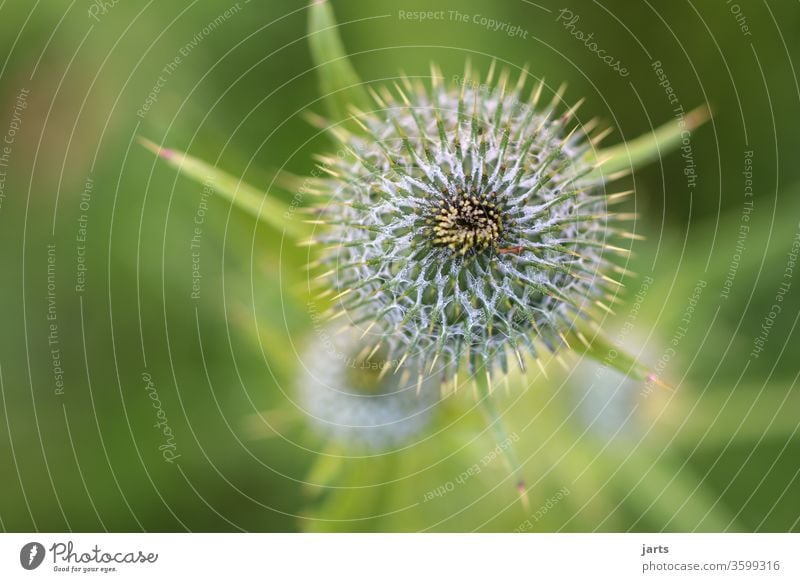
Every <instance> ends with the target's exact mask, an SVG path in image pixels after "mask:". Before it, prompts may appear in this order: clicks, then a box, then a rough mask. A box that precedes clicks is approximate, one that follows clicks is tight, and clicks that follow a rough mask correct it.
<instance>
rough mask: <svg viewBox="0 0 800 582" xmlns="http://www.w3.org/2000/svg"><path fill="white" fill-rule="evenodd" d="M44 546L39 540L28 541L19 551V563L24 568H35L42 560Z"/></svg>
mask: <svg viewBox="0 0 800 582" xmlns="http://www.w3.org/2000/svg"><path fill="white" fill-rule="evenodd" d="M44 554H45V551H44V546H43V545H42V544H40V543H39V542H28V543H27V544H25V545H24V546H22V549H21V550H20V551H19V563H20V564H22V567H23V568H25V569H26V570H35V569H36V568H38V567H39V566H41V565H42V562H43V561H44Z"/></svg>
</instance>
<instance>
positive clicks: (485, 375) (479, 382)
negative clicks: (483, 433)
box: [474, 356, 528, 508]
mask: <svg viewBox="0 0 800 582" xmlns="http://www.w3.org/2000/svg"><path fill="white" fill-rule="evenodd" d="M474 379H475V387H476V388H477V391H478V404H479V405H480V407H481V410H482V411H483V414H484V416H485V417H486V422H487V423H488V424H489V427H490V428H491V429H492V432H493V433H494V439H495V441H496V442H497V445H498V446H500V448H501V449H502V451H503V455H504V457H505V459H506V462H507V463H508V466H509V470H510V471H511V474H512V475H513V476H514V478H515V481H516V487H517V491H518V492H519V495H520V499H521V501H522V504H523V505H524V506H525V508H527V507H528V493H527V490H526V487H525V480H524V479H523V476H522V466H521V465H520V463H519V459H518V458H517V454H516V452H515V451H514V447H513V446H512V445H511V438H510V437H509V436H508V432H507V431H506V428H505V425H504V424H503V419H502V418H501V416H500V413H499V411H498V410H497V407H496V406H495V402H494V398H493V397H492V395H491V385H490V379H489V371H488V369H487V367H486V360H485V359H484V358H483V357H482V356H479V357H478V358H477V365H476V366H475V375H474ZM504 443H507V446H504Z"/></svg>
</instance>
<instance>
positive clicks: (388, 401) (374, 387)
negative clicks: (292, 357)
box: [298, 328, 439, 451]
mask: <svg viewBox="0 0 800 582" xmlns="http://www.w3.org/2000/svg"><path fill="white" fill-rule="evenodd" d="M302 361H303V364H304V373H302V374H301V375H300V378H299V384H298V396H299V402H298V405H299V406H300V408H301V409H302V411H303V412H304V413H305V414H306V415H308V419H309V423H310V424H311V426H312V427H313V428H314V430H315V432H317V433H318V434H320V435H321V436H322V437H324V438H326V439H329V440H331V441H333V442H335V443H336V444H339V445H341V446H344V447H346V448H347V449H349V450H370V451H386V450H390V449H392V448H395V447H399V446H402V445H404V444H406V443H408V442H409V441H410V440H411V439H413V438H414V437H415V436H418V435H419V434H421V433H422V432H423V431H424V430H425V428H426V427H427V426H428V425H429V424H430V422H431V420H432V417H433V412H434V410H435V408H436V404H437V403H438V400H439V389H438V386H437V385H436V384H435V383H433V382H423V383H422V385H421V386H420V387H419V393H418V391H417V384H416V382H414V381H413V380H412V375H411V374H410V373H409V371H408V370H405V371H399V372H398V373H397V374H395V373H394V369H395V367H396V365H397V363H396V362H391V361H387V360H386V359H385V357H383V355H382V354H381V353H378V352H376V353H369V352H368V351H365V350H364V349H363V348H362V347H361V344H360V342H359V341H358V334H356V333H354V332H353V331H352V330H346V331H344V332H343V333H338V334H335V333H334V332H333V330H329V329H325V328H320V329H318V337H317V338H316V340H315V341H314V342H312V344H311V346H310V347H309V349H308V351H307V352H306V355H305V357H304V358H302Z"/></svg>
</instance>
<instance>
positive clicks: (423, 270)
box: [317, 67, 613, 376]
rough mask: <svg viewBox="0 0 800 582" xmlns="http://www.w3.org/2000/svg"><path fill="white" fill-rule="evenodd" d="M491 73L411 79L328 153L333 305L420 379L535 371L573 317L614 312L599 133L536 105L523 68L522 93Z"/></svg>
mask: <svg viewBox="0 0 800 582" xmlns="http://www.w3.org/2000/svg"><path fill="white" fill-rule="evenodd" d="M493 69H494V67H493ZM492 76H493V75H492V74H491V73H490V78H489V79H488V80H487V82H485V83H482V84H478V83H477V82H473V81H469V79H470V75H469V73H467V74H466V75H465V77H464V79H466V81H462V82H461V83H459V84H456V85H452V86H447V84H446V83H444V82H443V80H442V77H441V74H440V73H439V72H438V70H437V69H435V68H434V69H433V71H432V76H431V78H432V81H431V83H430V87H427V86H426V85H424V84H423V83H422V82H420V81H412V80H410V79H408V78H405V77H404V78H402V79H401V82H400V83H397V84H395V86H394V88H393V89H391V90H390V89H388V88H383V89H382V90H380V91H379V92H373V93H372V97H373V100H374V105H375V107H374V110H372V111H354V112H353V118H354V120H355V122H356V123H357V124H358V125H359V126H360V128H361V131H356V130H352V131H351V130H348V129H345V128H344V126H333V127H331V128H330V132H331V134H332V135H333V136H334V137H335V139H336V140H337V141H338V143H339V144H340V151H339V153H338V155H331V156H323V157H321V158H320V159H321V166H320V167H321V168H322V169H323V170H324V171H325V173H326V175H327V178H326V179H325V180H324V181H323V182H324V190H325V192H324V194H326V195H327V203H326V204H324V205H323V207H321V208H320V209H319V219H320V221H321V222H324V223H326V224H327V225H328V228H326V229H324V232H323V233H322V234H320V235H319V236H318V237H317V240H318V241H319V242H320V243H322V244H323V246H324V251H323V259H322V261H321V268H322V270H323V271H324V274H323V275H322V276H321V279H322V280H323V281H324V282H325V284H326V285H328V286H329V287H330V286H332V287H333V288H334V289H335V293H336V294H335V296H334V297H335V303H336V306H335V309H334V311H335V313H336V314H337V315H346V316H347V318H348V319H349V320H350V321H351V323H354V324H356V325H357V326H358V327H360V328H361V330H362V332H363V334H364V337H365V340H367V339H369V340H370V341H372V343H373V344H377V343H380V345H381V346H384V348H385V349H386V350H387V354H388V358H389V359H392V360H400V361H403V360H405V359H406V358H409V359H411V360H413V361H416V362H419V365H420V370H419V372H420V373H421V374H422V373H428V372H431V371H433V370H434V369H435V368H436V366H437V364H438V366H439V368H440V369H441V371H442V373H443V374H444V375H447V376H452V375H454V374H456V373H457V371H458V368H459V366H460V364H461V363H462V362H463V361H464V360H467V361H468V362H469V364H470V370H473V371H474V369H475V367H476V364H477V363H479V362H485V363H486V365H488V366H492V367H494V366H495V365H499V366H500V367H501V368H502V369H503V370H504V371H506V370H507V359H508V358H509V357H512V358H515V359H516V360H517V361H518V362H519V365H520V366H521V367H524V364H523V362H524V353H525V352H528V353H529V354H531V355H532V356H533V357H536V356H537V349H539V348H540V347H541V346H545V347H546V348H547V349H549V350H555V349H556V348H557V347H558V346H560V345H562V344H564V343H565V340H564V332H565V331H567V330H568V329H569V328H570V326H571V325H572V322H573V321H574V319H575V317H576V316H578V315H580V316H582V317H583V316H586V314H587V313H590V312H591V311H592V309H597V307H598V306H600V307H601V308H604V307H605V304H604V303H603V302H602V299H603V295H604V294H605V293H606V292H607V289H606V287H605V286H606V285H607V283H609V282H610V281H611V280H610V279H609V278H607V277H603V276H602V275H601V274H600V273H601V272H602V269H603V268H605V267H607V266H608V265H609V262H608V260H607V256H606V255H607V252H608V251H607V247H606V238H607V236H608V234H609V232H610V230H613V229H609V228H608V225H607V221H608V219H609V215H608V213H607V211H606V206H607V204H606V203H607V199H606V196H605V192H604V188H603V186H604V178H603V177H602V174H601V173H600V172H597V171H594V170H595V163H594V162H593V161H592V160H594V158H593V157H592V156H591V153H592V152H591V149H592V147H593V141H596V139H595V138H592V137H590V135H589V132H590V131H591V128H589V127H587V125H584V126H581V125H578V124H575V123H574V121H573V116H574V113H575V111H576V109H577V107H578V105H579V104H578V105H576V106H575V107H572V108H566V107H562V106H561V97H562V93H561V91H559V92H558V93H556V95H555V96H554V98H553V99H552V100H551V101H550V102H549V103H548V104H544V105H540V97H541V95H542V93H543V83H541V82H540V83H538V84H537V85H536V86H535V87H533V88H532V89H531V90H530V93H528V91H527V90H526V88H525V84H526V83H525V81H526V76H527V73H525V72H523V74H522V75H521V76H520V79H519V81H518V82H517V83H514V84H513V85H514V86H513V87H512V86H511V85H509V83H508V80H509V75H508V74H507V73H505V72H504V73H502V74H500V75H499V76H498V79H497V81H496V82H494V83H493V82H492V78H491V77H492ZM528 95H529V96H528ZM351 123H352V122H351ZM597 139H600V137H599V136H598V137H597ZM537 346H538V347H537Z"/></svg>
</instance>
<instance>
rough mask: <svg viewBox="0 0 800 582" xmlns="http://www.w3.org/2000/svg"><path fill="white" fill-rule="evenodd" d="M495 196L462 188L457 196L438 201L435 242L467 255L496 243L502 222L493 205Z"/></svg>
mask: <svg viewBox="0 0 800 582" xmlns="http://www.w3.org/2000/svg"><path fill="white" fill-rule="evenodd" d="M494 198H495V193H494V192H491V193H489V194H483V193H480V192H477V191H471V192H470V191H467V190H464V189H462V188H459V189H458V191H457V192H456V195H455V196H447V195H446V197H445V198H444V199H443V200H440V201H439V206H438V208H437V209H436V211H435V214H434V216H433V220H431V221H429V222H430V223H431V224H432V225H433V235H434V239H433V243H434V244H435V245H438V246H444V247H447V248H449V249H451V250H453V251H455V252H457V253H459V254H462V255H465V254H467V252H469V251H470V250H472V249H475V250H479V251H481V250H484V249H486V248H487V247H489V246H491V245H492V244H493V243H495V242H496V241H497V240H498V239H499V238H500V234H501V232H502V230H503V220H502V217H501V215H500V212H499V210H498V208H497V206H496V205H495V203H494Z"/></svg>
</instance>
